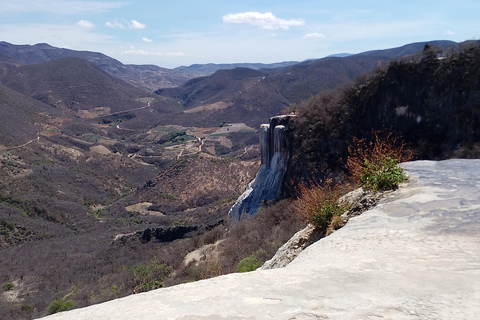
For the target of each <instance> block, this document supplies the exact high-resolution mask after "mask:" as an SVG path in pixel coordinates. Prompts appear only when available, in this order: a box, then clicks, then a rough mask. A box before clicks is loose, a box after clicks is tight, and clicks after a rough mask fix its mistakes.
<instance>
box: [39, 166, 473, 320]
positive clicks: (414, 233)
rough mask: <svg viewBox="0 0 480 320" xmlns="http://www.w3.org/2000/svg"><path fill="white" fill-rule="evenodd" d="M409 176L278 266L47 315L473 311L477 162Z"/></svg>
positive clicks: (416, 315) (467, 315)
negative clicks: (394, 188) (342, 225)
mask: <svg viewBox="0 0 480 320" xmlns="http://www.w3.org/2000/svg"><path fill="white" fill-rule="evenodd" d="M404 167H405V169H406V171H407V172H408V174H409V176H410V179H409V181H408V183H406V184H404V185H403V186H402V187H401V188H400V189H399V190H397V191H395V192H392V193H390V194H389V195H388V196H387V197H385V198H384V199H383V200H381V201H380V202H379V204H378V205H377V206H375V207H373V208H372V209H371V210H368V211H366V212H365V213H363V214H362V215H361V216H358V217H355V218H352V219H351V220H350V221H349V222H348V224H347V225H346V226H345V227H343V228H342V229H340V230H338V231H336V232H335V233H333V234H332V235H330V236H328V237H326V238H323V239H321V240H320V241H318V242H316V243H314V244H312V245H311V246H309V247H308V248H307V249H306V250H305V251H303V252H302V253H301V254H300V255H299V256H298V257H297V258H296V259H295V260H294V261H293V262H291V263H290V264H289V265H287V266H286V267H284V268H279V269H273V270H257V271H254V272H250V273H243V274H230V275H226V276H221V277H217V278H213V279H208V280H204V281H199V282H195V283H188V284H183V285H179V286H175V287H169V288H164V289H159V290H154V291H150V292H147V293H142V294H137V295H132V296H129V297H125V298H122V299H118V300H113V301H109V302H106V303H103V304H98V305H94V306H91V307H87V308H83V309H76V310H72V311H69V312H64V313H59V314H55V315H52V316H49V317H46V318H45V319H49V320H54V319H55V320H60V319H76V320H78V319H104V320H106V319H115V320H119V319H147V318H148V319H182V320H187V319H374V318H385V319H476V318H478V316H479V315H480V305H479V304H478V301H479V300H480V255H479V254H478V253H479V252H480V183H479V182H478V181H480V160H446V161H440V162H434V161H416V162H410V163H406V164H404Z"/></svg>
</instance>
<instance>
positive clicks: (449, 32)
mask: <svg viewBox="0 0 480 320" xmlns="http://www.w3.org/2000/svg"><path fill="white" fill-rule="evenodd" d="M454 34H455V33H453V31H450V30H447V31H445V33H444V34H443V35H444V36H453V35H454Z"/></svg>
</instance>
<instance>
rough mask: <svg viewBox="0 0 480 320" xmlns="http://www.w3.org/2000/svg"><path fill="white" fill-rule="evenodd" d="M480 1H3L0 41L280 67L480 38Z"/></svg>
mask: <svg viewBox="0 0 480 320" xmlns="http://www.w3.org/2000/svg"><path fill="white" fill-rule="evenodd" d="M479 13H480V1H478V0H455V1H453V0H449V1H444V0H437V1H431V0H404V1H399V0H382V1H378V0H376V1H373V0H330V1H322V0H316V1H314V0H299V1H292V0H266V1H262V0H255V1H252V0H170V1H153V0H152V1H144V0H140V1H133V0H132V1H129V0H125V1H123V0H113V1H101V0H99V1H96V0H75V1H71V0H32V1H27V0H0V41H7V42H10V43H13V44H36V43H41V42H44V43H48V44H51V45H53V46H56V47H63V48H70V49H74V50H89V51H97V52H102V53H104V54H107V55H109V56H111V57H113V58H116V59H118V60H120V61H121V62H123V63H133V64H156V65H159V66H162V67H168V68H172V67H176V66H180V65H190V64H193V63H210V62H211V63H233V62H263V63H271V62H279V61H291V60H294V61H301V60H305V59H311V58H322V57H324V56H326V55H329V54H334V53H345V52H346V53H358V52H362V51H367V50H373V49H384V48H391V47H396V46H401V45H404V44H407V43H411V42H418V41H428V40H453V41H464V40H471V39H478V38H480V20H479V19H478V14H479Z"/></svg>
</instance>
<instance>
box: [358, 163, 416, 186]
mask: <svg viewBox="0 0 480 320" xmlns="http://www.w3.org/2000/svg"><path fill="white" fill-rule="evenodd" d="M364 166H365V167H364V169H363V171H362V175H361V177H360V183H361V185H362V186H363V187H365V188H366V189H369V190H373V191H379V190H393V189H396V188H398V185H399V184H400V183H401V182H403V181H404V180H405V179H406V178H407V177H406V175H405V173H404V172H403V170H402V168H400V167H399V166H398V160H396V159H393V158H390V157H382V158H380V159H378V160H377V161H376V162H370V161H368V160H365V164H364Z"/></svg>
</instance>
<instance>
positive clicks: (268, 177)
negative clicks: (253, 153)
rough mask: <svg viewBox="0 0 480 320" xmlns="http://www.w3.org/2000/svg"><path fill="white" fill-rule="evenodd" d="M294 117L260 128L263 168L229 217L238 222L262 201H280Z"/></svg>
mask: <svg viewBox="0 0 480 320" xmlns="http://www.w3.org/2000/svg"><path fill="white" fill-rule="evenodd" d="M292 117H293V116H292V115H282V116H277V117H273V118H270V124H262V125H261V126H260V152H261V165H260V169H259V170H258V173H257V176H256V177H255V179H254V180H253V181H252V182H250V183H249V184H248V186H247V188H246V190H245V192H244V193H243V194H242V195H241V196H240V197H239V198H238V199H237V201H236V202H235V204H234V205H233V206H232V208H231V209H230V211H229V212H228V216H229V217H231V218H234V219H236V220H238V219H240V216H241V215H242V214H244V213H246V214H249V215H252V214H254V213H255V212H257V210H258V208H259V207H260V205H261V204H262V202H263V201H269V200H273V199H278V198H279V197H280V195H281V194H282V191H283V190H282V187H283V182H284V176H285V172H286V168H287V165H288V162H289V160H290V154H291V145H290V128H289V123H290V119H291V118H292Z"/></svg>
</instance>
